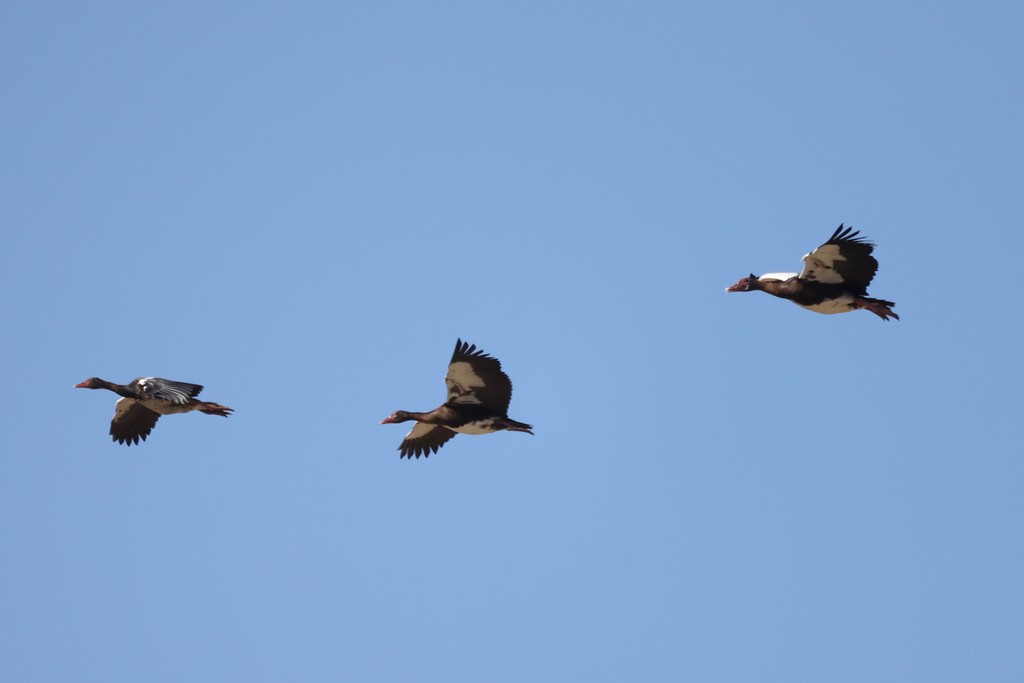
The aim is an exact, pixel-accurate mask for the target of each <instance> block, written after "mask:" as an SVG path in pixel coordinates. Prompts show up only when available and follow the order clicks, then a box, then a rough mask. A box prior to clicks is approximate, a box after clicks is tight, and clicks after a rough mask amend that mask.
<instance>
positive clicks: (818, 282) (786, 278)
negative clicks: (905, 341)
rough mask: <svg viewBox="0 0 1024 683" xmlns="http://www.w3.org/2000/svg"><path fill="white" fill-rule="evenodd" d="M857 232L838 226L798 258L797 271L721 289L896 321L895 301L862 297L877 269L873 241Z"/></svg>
mask: <svg viewBox="0 0 1024 683" xmlns="http://www.w3.org/2000/svg"><path fill="white" fill-rule="evenodd" d="M859 234H860V232H859V231H854V230H853V228H852V227H850V228H846V227H844V226H843V225H840V226H839V227H838V228H836V231H835V232H834V233H832V237H830V238H829V240H828V241H827V242H825V244H822V245H821V246H820V247H818V248H817V249H815V250H814V251H812V252H811V253H809V254H806V255H805V256H804V258H803V261H804V269H803V270H802V271H801V272H800V273H766V274H764V275H762V276H761V277H757V276H756V275H753V274H751V275H750V276H749V277H745V278H742V279H740V281H739V282H737V283H736V284H734V285H733V286H731V287H729V288H727V289H726V290H725V291H727V292H752V291H762V292H767V293H768V294H771V295H772V296H777V297H779V298H780V299H789V300H790V301H792V302H793V303H794V304H796V305H797V306H800V307H801V308H806V309H807V310H809V311H814V312H815V313H824V314H826V315H831V314H834V313H849V312H850V311H855V310H857V309H864V310H868V311H871V312H872V313H874V314H875V315H877V316H878V317H879V318H881V319H882V320H888V319H889V318H895V319H896V320H899V319H900V317H899V316H898V315H896V313H894V312H893V310H892V307H893V306H895V305H896V304H895V303H893V302H892V301H886V300H885V299H873V298H871V297H869V296H868V295H867V294H868V285H869V284H871V280H872V279H874V277H875V273H876V272H877V271H878V260H877V259H875V257H874V256H873V255H872V252H873V251H874V249H875V245H874V244H872V243H871V242H868V241H867V240H866V239H865V238H863V237H858V235H859Z"/></svg>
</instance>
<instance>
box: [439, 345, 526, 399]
mask: <svg viewBox="0 0 1024 683" xmlns="http://www.w3.org/2000/svg"><path fill="white" fill-rule="evenodd" d="M444 383H445V384H446V385H447V386H448V400H449V401H450V402H454V403H470V404H480V405H483V406H486V407H488V408H490V409H491V410H493V411H495V412H497V413H499V414H500V415H507V414H508V404H509V403H510V402H511V401H512V380H510V379H509V378H508V375H506V374H505V373H504V372H503V371H502V369H501V362H500V361H499V360H498V359H497V358H492V357H491V356H488V355H487V354H486V353H484V352H483V351H479V350H477V348H476V346H475V345H472V344H469V343H468V342H464V341H462V340H461V339H459V340H458V341H456V342H455V352H454V353H453V354H452V360H451V362H450V363H449V364H448V375H447V376H446V377H445V378H444Z"/></svg>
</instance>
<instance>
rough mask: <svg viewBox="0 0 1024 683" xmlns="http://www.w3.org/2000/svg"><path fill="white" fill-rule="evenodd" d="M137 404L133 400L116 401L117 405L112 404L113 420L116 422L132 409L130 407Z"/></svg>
mask: <svg viewBox="0 0 1024 683" xmlns="http://www.w3.org/2000/svg"><path fill="white" fill-rule="evenodd" d="M136 403H138V401H136V400H135V399H134V398H122V399H118V401H117V403H115V404H114V420H118V419H119V418H121V417H122V416H123V415H124V414H125V413H127V412H128V411H129V410H131V409H132V407H133V406H134V405H135V404H136Z"/></svg>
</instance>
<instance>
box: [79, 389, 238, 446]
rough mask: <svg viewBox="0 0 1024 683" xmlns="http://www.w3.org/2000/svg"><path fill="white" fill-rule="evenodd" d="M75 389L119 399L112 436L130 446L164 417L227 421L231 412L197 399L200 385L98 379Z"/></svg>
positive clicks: (111, 430)
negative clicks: (193, 416)
mask: <svg viewBox="0 0 1024 683" xmlns="http://www.w3.org/2000/svg"><path fill="white" fill-rule="evenodd" d="M75 388H76V389H107V390H108V391H112V392H114V393H115V394H117V395H118V396H121V398H120V399H118V401H117V403H115V404H114V417H113V419H112V420H111V421H110V436H111V438H113V440H114V441H116V442H118V443H122V444H125V445H127V446H131V445H132V444H138V443H139V441H140V440H141V441H145V440H146V437H147V436H149V433H150V432H151V431H153V427H154V426H156V421H157V420H159V419H160V416H161V415H174V414H177V413H189V412H192V411H193V410H198V411H199V412H201V413H206V414H207V415H220V416H222V417H228V416H229V415H230V414H231V412H232V410H233V409H232V408H228V407H227V406H222V405H220V404H219V403H211V402H209V401H200V400H198V399H197V398H196V396H198V395H199V392H201V391H202V390H203V387H202V385H200V384H190V383H188V382H175V381H173V380H169V379H163V378H160V377H138V378H136V379H134V380H132V381H131V382H129V383H128V384H115V383H113V382H108V381H107V380H105V379H100V378H99V377H90V378H89V379H87V380H85V381H83V382H79V383H78V384H76V385H75Z"/></svg>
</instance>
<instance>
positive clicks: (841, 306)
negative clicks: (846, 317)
mask: <svg viewBox="0 0 1024 683" xmlns="http://www.w3.org/2000/svg"><path fill="white" fill-rule="evenodd" d="M793 303H796V302H793ZM852 303H853V297H852V296H850V295H849V294H844V295H843V296H841V297H839V298H838V299H832V300H830V301H823V302H821V303H820V304H814V305H813V306H803V305H801V304H797V306H800V308H806V309H807V310H808V311H814V312H815V313H824V314H826V315H830V314H832V313H849V312H850V311H852V310H853V309H852V308H850V304H852Z"/></svg>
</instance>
